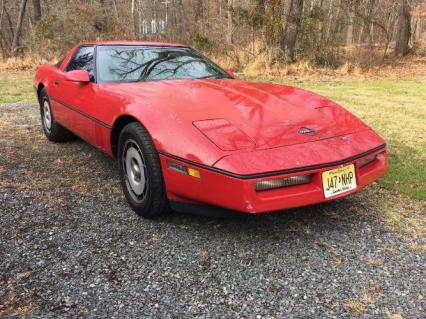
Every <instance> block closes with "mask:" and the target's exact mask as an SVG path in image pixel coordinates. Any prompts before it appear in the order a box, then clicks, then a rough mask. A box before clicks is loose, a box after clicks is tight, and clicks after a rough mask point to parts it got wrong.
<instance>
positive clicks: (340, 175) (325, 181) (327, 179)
mask: <svg viewBox="0 0 426 319" xmlns="http://www.w3.org/2000/svg"><path fill="white" fill-rule="evenodd" d="M322 187H323V189H324V196H325V198H329V197H332V196H336V195H339V194H342V193H346V192H349V191H351V190H353V189H356V177H355V165H353V164H352V165H348V166H344V167H340V168H336V169H333V170H331V171H326V172H323V173H322Z"/></svg>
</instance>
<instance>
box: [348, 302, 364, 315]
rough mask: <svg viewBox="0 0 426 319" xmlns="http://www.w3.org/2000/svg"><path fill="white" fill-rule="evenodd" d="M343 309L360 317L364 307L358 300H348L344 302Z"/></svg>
mask: <svg viewBox="0 0 426 319" xmlns="http://www.w3.org/2000/svg"><path fill="white" fill-rule="evenodd" d="M344 307H345V309H346V310H347V311H349V312H350V313H351V314H353V315H354V316H356V317H360V316H362V315H363V314H364V312H365V305H364V303H362V302H361V301H359V300H356V299H349V300H347V301H346V302H345V304H344Z"/></svg>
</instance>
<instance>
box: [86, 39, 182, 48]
mask: <svg viewBox="0 0 426 319" xmlns="http://www.w3.org/2000/svg"><path fill="white" fill-rule="evenodd" d="M80 45H146V46H168V47H187V46H186V45H183V44H179V43H168V42H150V41H131V40H126V41H90V42H84V43H81V44H80Z"/></svg>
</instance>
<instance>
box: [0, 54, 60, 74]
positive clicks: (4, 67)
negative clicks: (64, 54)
mask: <svg viewBox="0 0 426 319" xmlns="http://www.w3.org/2000/svg"><path fill="white" fill-rule="evenodd" d="M57 61H58V60H57V59H56V58H55V59H52V60H47V59H44V58H42V57H40V56H39V55H34V54H27V55H26V56H25V57H24V58H8V59H6V60H5V61H2V62H0V72H1V71H33V70H35V69H36V68H37V67H38V66H40V65H42V64H54V63H56V62H57Z"/></svg>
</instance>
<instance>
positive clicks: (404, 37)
mask: <svg viewBox="0 0 426 319" xmlns="http://www.w3.org/2000/svg"><path fill="white" fill-rule="evenodd" d="M397 28H398V29H397V34H396V44H395V55H398V56H403V55H406V54H407V53H408V50H409V46H408V43H409V41H410V37H411V13H410V4H409V3H408V0H401V3H400V5H399V9H398V24H397Z"/></svg>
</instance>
